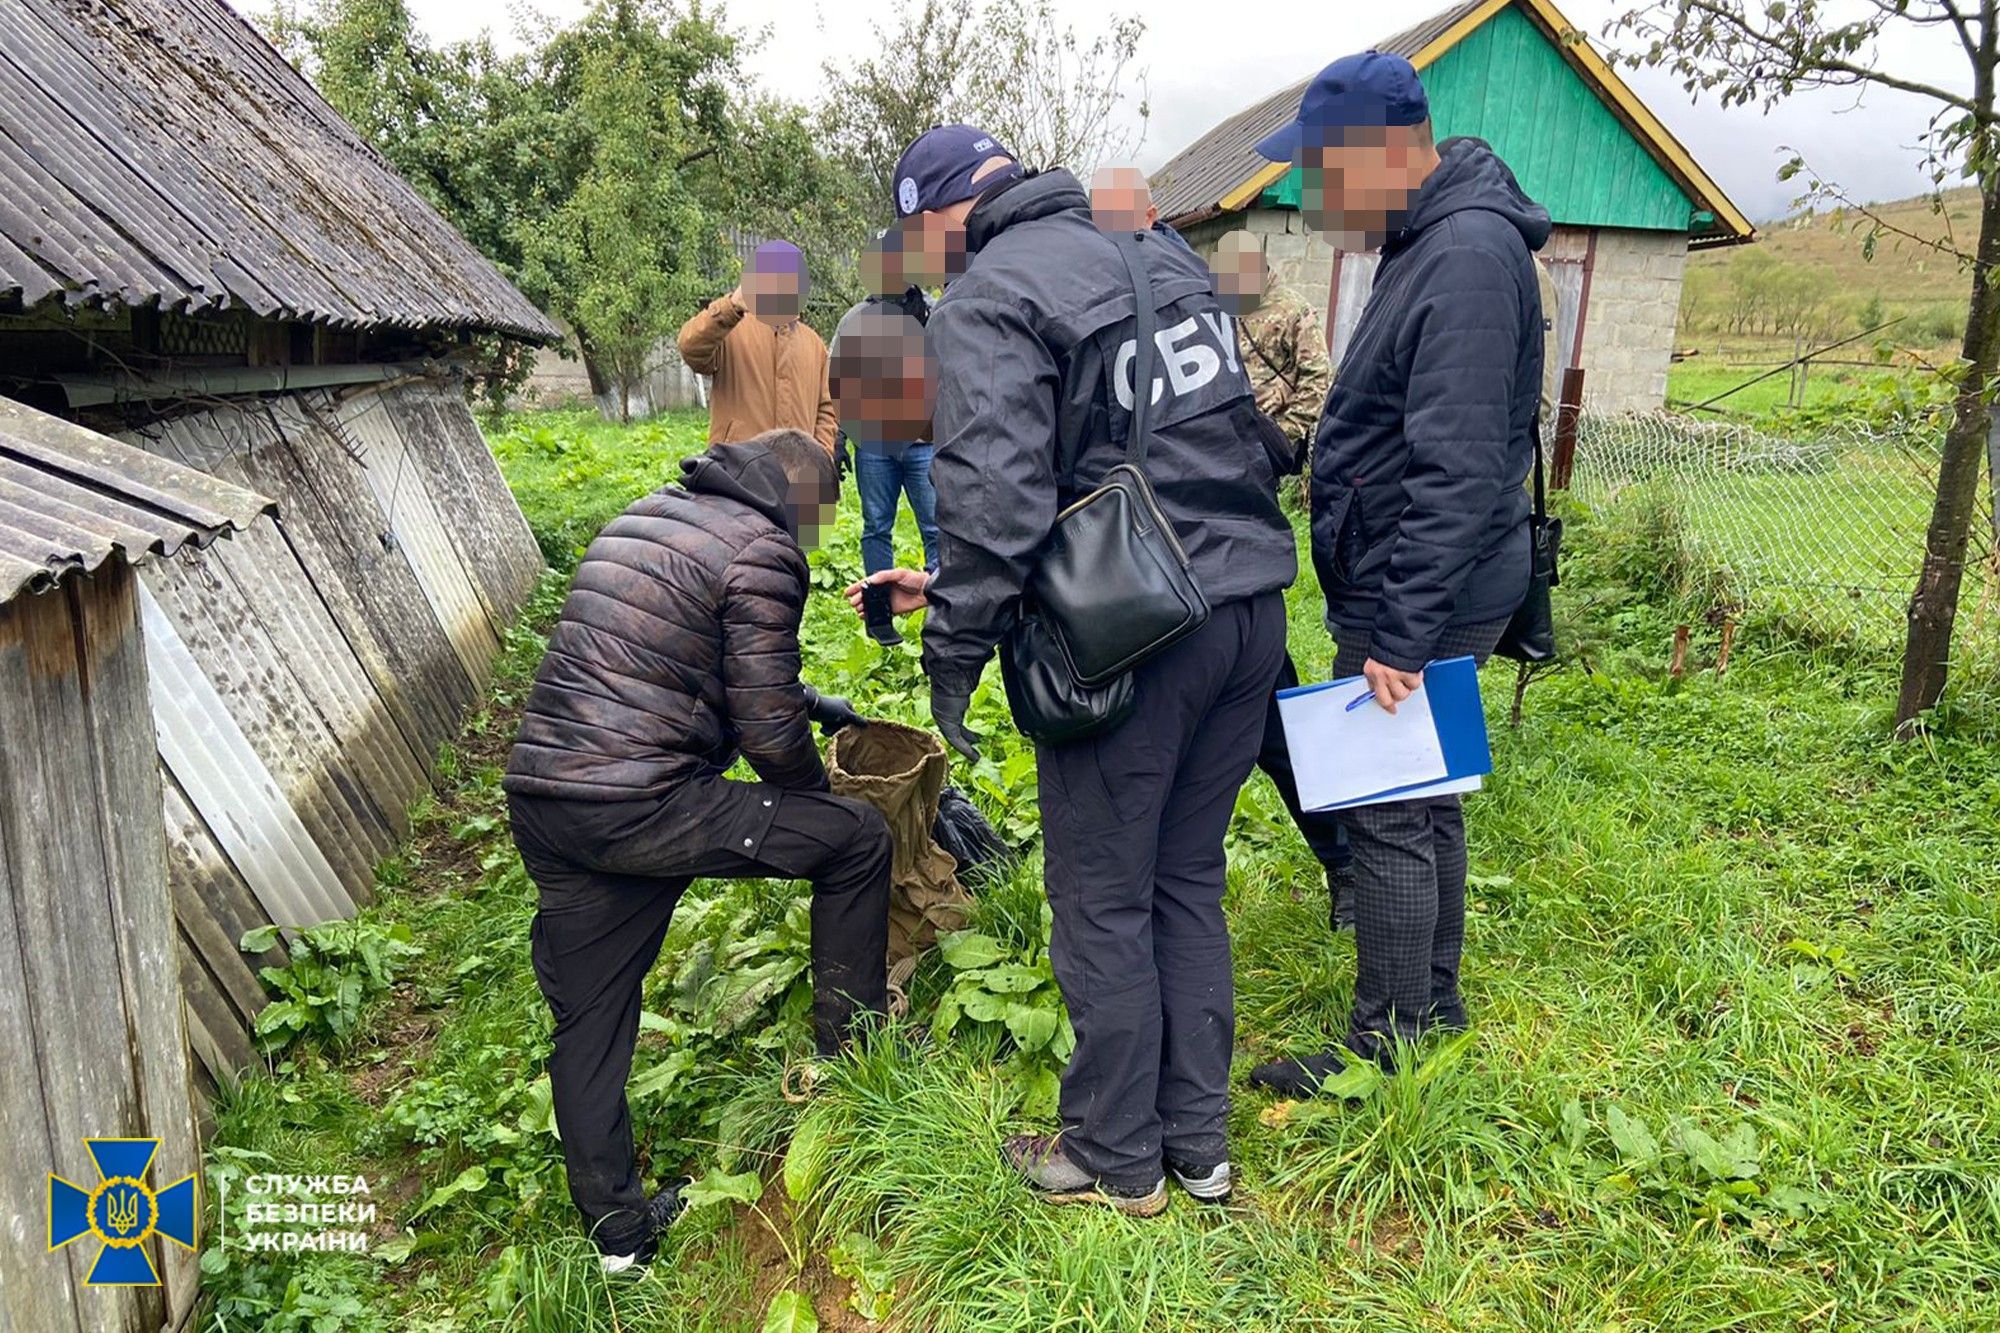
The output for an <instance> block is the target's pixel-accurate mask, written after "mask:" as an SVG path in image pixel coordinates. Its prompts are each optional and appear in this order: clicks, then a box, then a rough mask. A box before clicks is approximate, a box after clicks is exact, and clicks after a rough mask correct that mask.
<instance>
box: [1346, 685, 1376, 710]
mask: <svg viewBox="0 0 2000 1333" xmlns="http://www.w3.org/2000/svg"><path fill="white" fill-rule="evenodd" d="M1374 697H1375V691H1373V690H1369V691H1368V692H1367V693H1366V694H1357V695H1355V696H1354V697H1353V698H1352V699H1349V700H1348V701H1347V707H1346V708H1345V709H1343V710H1342V711H1343V712H1348V713H1351V712H1353V711H1354V710H1355V709H1357V708H1359V707H1361V705H1363V704H1365V703H1367V702H1368V701H1369V700H1370V699H1373V698H1374Z"/></svg>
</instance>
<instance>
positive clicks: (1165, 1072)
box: [1036, 593, 1285, 1186]
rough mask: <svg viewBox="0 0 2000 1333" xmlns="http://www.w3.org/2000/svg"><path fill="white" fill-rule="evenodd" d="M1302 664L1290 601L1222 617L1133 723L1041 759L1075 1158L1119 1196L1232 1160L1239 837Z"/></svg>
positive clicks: (1265, 598)
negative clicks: (1238, 821)
mask: <svg viewBox="0 0 2000 1333" xmlns="http://www.w3.org/2000/svg"><path fill="white" fill-rule="evenodd" d="M1284 653H1285V607H1284V601H1283V599H1282V598H1281V597H1280V596H1279V595H1278V594H1277V593H1267V594H1264V595H1262V596H1259V597H1254V598H1249V599H1246V600H1242V601H1236V602H1229V603H1225V604H1224V605H1222V606H1219V607H1216V608H1215V610H1214V612H1213V613H1212V614H1211V616H1210V617H1209V621H1208V623H1207V624H1206V625H1204V626H1202V628H1201V629H1200V630H1198V631H1196V632H1195V633H1194V634H1192V635H1189V636H1188V637H1187V638H1186V639H1183V640H1182V641H1181V642H1179V643H1177V644H1175V645H1174V646H1173V647H1171V648H1169V649H1168V650H1167V651H1166V652H1164V653H1162V654H1161V655H1160V656H1158V657H1156V658H1154V659H1153V660H1151V661H1149V662H1147V663H1145V664H1144V665H1143V666H1141V667H1139V668H1138V670H1137V672H1136V673H1135V681H1134V684H1135V685H1136V687H1137V693H1138V698H1137V705H1136V710H1135V712H1134V714H1133V716H1132V717H1131V718H1130V719H1129V720H1127V721H1126V722H1125V723H1124V725H1122V726H1120V727H1119V728H1118V729H1117V730H1115V731H1113V732H1111V733H1110V734H1108V735H1105V736H1099V737H1094V738H1092V739H1090V740H1085V741H1078V742H1074V743H1072V744H1068V745H1057V746H1048V745H1044V746H1040V747H1038V748H1037V750H1036V760H1037V764H1038V767H1039V774H1040V793H1041V795H1040V805H1041V813H1042V839H1043V852H1044V861H1045V866H1044V871H1043V876H1044V883H1045V885H1046V888H1047V890H1048V895H1049V905H1050V907H1051V909H1052V910H1053V912H1054V917H1055V925H1054V929H1053V931H1052V933H1051V938H1050V942H1049V956H1050V961H1051V962H1053V963H1054V965H1055V973H1056V980H1057V981H1058V982H1059V983H1061V986H1062V993H1063V1001H1064V1003H1065V1004H1066V1005H1067V1006H1068V1008H1069V1016H1070V1021H1071V1023H1072V1024H1074V1026H1075V1028H1076V1052H1075V1054H1074V1055H1072V1056H1071V1057H1070V1062H1069V1068H1068V1069H1066V1070H1065V1071H1064V1072H1063V1080H1062V1118H1063V1122H1064V1124H1065V1126H1066V1128H1065V1133H1064V1138H1063V1144H1064V1151H1065V1152H1066V1153H1067V1154H1068V1156H1069V1157H1070V1159H1071V1160H1072V1161H1074V1162H1075V1163H1076V1164H1077V1165H1078V1166H1081V1167H1083V1168H1084V1169H1085V1170H1087V1171H1091V1172H1093V1173H1095V1174H1096V1175H1098V1176H1100V1177H1102V1178H1104V1179H1105V1180H1107V1181H1111V1182H1113V1183H1116V1184H1128V1185H1140V1186H1146V1185H1151V1184H1152V1183H1153V1182H1154V1181H1156V1180H1158V1179H1159V1177H1160V1171H1161V1157H1162V1154H1163V1153H1165V1154H1171V1155H1172V1156H1173V1157H1175V1158H1176V1159H1179V1160H1183V1161H1187V1162H1191V1163H1197V1164H1207V1163H1210V1162H1215V1161H1219V1160H1221V1159H1222V1158H1224V1157H1226V1156H1227V1155H1228V1145H1227V1138H1226V1127H1225V1124H1224V1121H1225V1119H1226V1117H1227V1114H1228V1110H1229V1060H1230V1055H1231V1051H1232V1048H1233V1046H1234V1041H1235V1017H1236V1016H1235V1008H1234V1005H1233V997H1232V982H1233V979H1232V976H1231V972H1230V959H1229V930H1228V926H1227V924H1226V923H1225V922H1224V920H1223V916H1222V891H1223V883H1224V872H1225V869H1226V865H1225V862H1224V858H1223V845H1222V844H1223V836H1224V834H1225V833H1227V831H1228V828H1229V816H1230V812H1231V811H1232V810H1233V809H1234V808H1235V805H1236V793H1237V791H1238V790H1239V789H1240V788H1241V787H1242V785H1243V781H1244V779H1245V778H1247V777H1249V776H1250V767H1251V765H1252V764H1253V763H1254V762H1255V761H1256V758H1257V747H1258V744H1259V740H1260V738H1261V736H1262V735H1263V723H1264V709H1265V703H1266V700H1267V698H1268V697H1269V695H1270V693H1271V682H1272V681H1273V680H1275V679H1276V678H1277V674H1278V667H1279V664H1280V661H1281V659H1282V658H1283V657H1284Z"/></svg>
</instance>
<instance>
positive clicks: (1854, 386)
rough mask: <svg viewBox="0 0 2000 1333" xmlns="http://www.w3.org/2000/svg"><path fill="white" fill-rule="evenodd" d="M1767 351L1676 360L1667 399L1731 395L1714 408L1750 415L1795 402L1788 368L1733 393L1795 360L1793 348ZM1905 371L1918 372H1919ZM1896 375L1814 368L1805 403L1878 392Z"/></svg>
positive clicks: (1681, 401) (1682, 402)
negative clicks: (1760, 356)
mask: <svg viewBox="0 0 2000 1333" xmlns="http://www.w3.org/2000/svg"><path fill="white" fill-rule="evenodd" d="M1765 355H1766V356H1767V357H1768V359H1766V360H1756V359H1744V360H1738V359H1736V358H1731V359H1730V360H1729V361H1728V363H1727V364H1724V363H1721V362H1718V361H1712V360H1708V359H1706V358H1702V357H1695V358H1691V359H1689V360H1686V361H1676V362H1675V363H1674V364H1673V365H1672V366H1671V367H1669V368H1668V370H1667V402H1668V403H1669V404H1670V405H1674V406H1693V405H1694V404H1696V403H1706V402H1708V400H1709V399H1711V398H1715V397H1717V396H1718V395H1721V394H1728V397H1726V398H1722V399H1721V401H1719V402H1717V403H1716V404H1715V405H1714V406H1715V410H1716V412H1719V413H1726V414H1728V415H1730V416H1738V417H1751V418H1757V417H1766V416H1770V415H1771V414H1772V413H1775V412H1780V411H1782V410H1784V409H1785V408H1786V407H1788V406H1789V405H1790V403H1791V393H1792V379H1791V374H1790V372H1788V371H1779V373H1778V374H1776V375H1772V376H1771V377H1770V378H1768V379H1765V380H1762V381H1760V382H1758V383H1756V384H1750V385H1749V387H1748V388H1744V389H1741V390H1740V391H1739V392H1734V393H1731V392H1730V391H1731V390H1733V389H1737V388H1738V386H1740V385H1744V384H1749V381H1751V380H1753V379H1756V378H1757V377H1758V376H1759V375H1762V374H1763V373H1764V372H1766V371H1768V370H1776V369H1777V368H1778V367H1780V366H1783V365H1784V364H1785V363H1786V362H1788V361H1789V360H1791V354H1790V352H1789V351H1786V352H1784V353H1783V354H1776V353H1773V352H1771V351H1770V350H1769V349H1766V351H1765ZM1906 373H1907V374H1910V375H1916V374H1918V373H1920V372H1915V371H1912V372H1906ZM1894 378H1896V375H1894V374H1893V373H1891V372H1885V371H1881V370H1867V369H1862V368H1861V367H1858V366H1820V367H1815V368H1814V369H1813V370H1812V371H1811V373H1809V374H1808V375H1807V376H1806V396H1805V403H1804V406H1806V407H1829V406H1833V405H1836V404H1839V403H1841V402H1844V401H1846V400H1849V399H1854V398H1858V397H1861V396H1863V395H1866V394H1870V393H1874V392H1879V390H1880V388H1881V386H1882V385H1884V384H1885V383H1886V382H1888V381H1889V380H1891V379H1894Z"/></svg>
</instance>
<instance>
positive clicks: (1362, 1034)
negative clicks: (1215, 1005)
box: [1333, 619, 1507, 1060]
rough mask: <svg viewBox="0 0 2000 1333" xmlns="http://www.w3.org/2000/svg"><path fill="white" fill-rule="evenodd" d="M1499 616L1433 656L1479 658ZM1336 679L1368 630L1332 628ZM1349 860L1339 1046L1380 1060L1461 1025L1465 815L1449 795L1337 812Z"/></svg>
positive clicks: (1357, 654)
mask: <svg viewBox="0 0 2000 1333" xmlns="http://www.w3.org/2000/svg"><path fill="white" fill-rule="evenodd" d="M1506 628H1507V621H1506V620H1504V619H1502V620H1489V621H1484V622H1481V623H1478V624H1468V625H1448V626H1446V627H1445V631H1444V634H1443V635H1442V636H1441V637H1440V638H1439V640H1438V644H1437V648H1436V650H1435V652H1434V654H1433V657H1434V660H1442V659H1444V658H1448V657H1463V656H1466V655H1467V654H1470V655H1471V656H1472V657H1473V658H1475V659H1476V660H1478V661H1479V662H1482V663H1483V662H1485V660H1486V659H1487V657H1488V656H1489V655H1491V654H1492V652H1493V645H1494V644H1496V643H1498V642H1499V641H1500V635H1501V633H1502V631H1504V630H1505V629H1506ZM1334 642H1335V647H1336V653H1335V656H1334V660H1333V674H1334V676H1335V678H1336V679H1338V678H1340V677H1343V676H1355V675H1359V674H1360V673H1361V666H1362V664H1363V663H1364V662H1366V661H1367V660H1368V648H1369V633H1368V631H1367V630H1365V629H1363V630H1352V631H1350V630H1348V629H1346V628H1345V627H1340V626H1336V627H1335V630H1334ZM1339 814H1340V821H1341V826H1342V827H1343V828H1345V829H1346V830H1347V845H1348V848H1349V849H1350V851H1351V853H1352V854H1353V857H1354V954H1355V972H1354V1011H1353V1013H1352V1014H1351V1015H1350V1016H1349V1019H1348V1033H1347V1045H1348V1048H1349V1049H1351V1050H1353V1051H1354V1052H1356V1053H1357V1054H1360V1055H1363V1056H1366V1057H1368V1058H1369V1059H1372V1060H1386V1059H1387V1058H1388V1054H1389V1050H1390V1043H1391V1041H1392V1040H1394V1041H1406V1042H1408V1041H1415V1040H1416V1039H1417V1038H1419V1037H1421V1036H1423V1034H1424V1033H1426V1032H1428V1031H1430V1030H1431V1029H1432V1028H1433V1027H1439V1026H1443V1027H1463V1026H1465V1003H1464V1001H1462V1000H1461V999H1460V998H1459V994H1458V965H1459V955H1460V954H1461V952H1462V951H1463V950H1464V947H1465V873H1466V856H1465V812H1464V810H1463V808H1462V807H1461V805H1460V802H1459V797H1458V796H1457V795H1451V796H1433V797H1430V798H1428V799H1425V800H1418V801H1385V802H1383V803H1382V804H1380V805H1362V806H1356V807H1354V808H1353V809H1351V810H1342V811H1340V812H1339Z"/></svg>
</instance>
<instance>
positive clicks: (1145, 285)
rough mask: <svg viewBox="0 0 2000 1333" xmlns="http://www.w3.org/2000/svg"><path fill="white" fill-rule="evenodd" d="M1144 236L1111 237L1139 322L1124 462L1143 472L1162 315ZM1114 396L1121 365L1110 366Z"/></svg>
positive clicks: (1125, 233) (1135, 333)
mask: <svg viewBox="0 0 2000 1333" xmlns="http://www.w3.org/2000/svg"><path fill="white" fill-rule="evenodd" d="M1145 239H1146V238H1145V236H1144V235H1143V234H1141V233H1139V232H1136V231H1121V232H1113V233H1112V234H1111V241H1112V244H1114V245H1116V246H1117V247H1118V253H1119V254H1120V255H1121V256H1122V257H1123V258H1124V260H1125V271H1126V272H1127V273H1128V274H1130V275H1131V278H1132V311H1133V315H1134V317H1135V318H1136V319H1137V320H1138V327H1137V328H1136V329H1135V330H1133V339H1134V342H1133V351H1132V430H1131V434H1129V435H1128V436H1127V437H1126V439H1125V461H1126V462H1127V463H1129V464H1131V465H1132V466H1133V467H1134V468H1136V469H1138V470H1139V471H1140V472H1141V473H1143V472H1145V470H1146V446H1147V445H1148V444H1150V443H1152V435H1151V429H1150V423H1149V422H1148V420H1147V418H1148V417H1150V416H1151V415H1152V406H1153V353H1154V343H1153V335H1154V334H1155V333H1156V332H1157V331H1158V330H1159V312H1158V311H1157V310H1155V309H1154V308H1153V276H1152V274H1150V273H1148V272H1147V271H1146V260H1145V257H1144V255H1142V254H1141V253H1140V250H1139V247H1140V245H1141V244H1143V243H1144V242H1145ZM1111 378H1112V381H1113V382H1112V386H1111V387H1112V394H1113V396H1114V397H1115V396H1116V394H1117V390H1118V386H1117V378H1118V362H1117V360H1116V358H1113V360H1112V363H1111Z"/></svg>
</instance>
